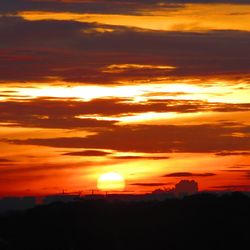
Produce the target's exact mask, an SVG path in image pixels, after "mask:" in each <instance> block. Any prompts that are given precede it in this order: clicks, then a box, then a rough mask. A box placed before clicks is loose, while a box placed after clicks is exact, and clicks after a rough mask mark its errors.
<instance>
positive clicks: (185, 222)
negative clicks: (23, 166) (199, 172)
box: [0, 193, 250, 250]
mask: <svg viewBox="0 0 250 250" xmlns="http://www.w3.org/2000/svg"><path fill="white" fill-rule="evenodd" d="M249 237H250V198H248V197H247V196H244V195H243V194H240V193H234V194H231V195H224V196H222V197H217V196H214V195H211V194H207V195H205V194H202V195H201V194H200V195H195V196H190V197H186V198H184V199H170V200H166V201H163V202H137V203H125V202H112V203H111V202H107V201H77V202H71V203H54V204H51V205H46V206H39V207H36V208H34V209H30V210H27V211H25V212H19V213H11V214H8V215H5V216H2V217H0V249H1V250H4V249H13V250H14V249H15V250H23V249H25V250H26V249H27V250H29V249H32V250H33V249H34V250H45V249H50V250H70V249H71V250H78V249H83V250H84V249H86V250H88V249H93V250H94V249H98V250H99V249H108V250H110V249H117V250H123V249H128V250H132V249H136V250H137V249H156V250H158V249H169V250H174V249H199V250H206V249H209V250H213V249H221V250H224V249H229V248H230V249H249V240H250V238H249Z"/></svg>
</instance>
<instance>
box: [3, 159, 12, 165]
mask: <svg viewBox="0 0 250 250" xmlns="http://www.w3.org/2000/svg"><path fill="white" fill-rule="evenodd" d="M5 162H13V160H9V159H5V158H0V164H1V163H5Z"/></svg>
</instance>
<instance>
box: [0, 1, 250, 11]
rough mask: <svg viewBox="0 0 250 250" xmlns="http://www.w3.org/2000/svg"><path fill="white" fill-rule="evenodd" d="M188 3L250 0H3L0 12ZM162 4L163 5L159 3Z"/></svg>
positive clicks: (119, 8) (164, 6) (117, 8)
mask: <svg viewBox="0 0 250 250" xmlns="http://www.w3.org/2000/svg"><path fill="white" fill-rule="evenodd" d="M186 3H197V4H202V3H216V4H217V3H231V4H249V3H250V1H249V0H170V1H169V0H126V1H121V0H96V1H91V0H89V1H73V0H72V1H67V2H65V1H61V0H47V1H42V0H40V1H39V0H36V1H34V0H1V11H0V13H3V14H7V13H17V12H19V11H53V12H75V13H105V14H130V15H131V14H132V15H133V14H137V15H138V14H142V11H143V10H148V9H153V8H157V9H172V8H181V7H182V5H183V4H186ZM159 4H161V5H159Z"/></svg>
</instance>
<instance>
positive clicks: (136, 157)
mask: <svg viewBox="0 0 250 250" xmlns="http://www.w3.org/2000/svg"><path fill="white" fill-rule="evenodd" d="M112 158H113V159H117V160H167V159H169V158H170V157H166V156H135V155H126V156H113V157H112Z"/></svg>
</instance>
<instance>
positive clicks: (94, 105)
mask: <svg viewBox="0 0 250 250" xmlns="http://www.w3.org/2000/svg"><path fill="white" fill-rule="evenodd" d="M45 107H46V108H45ZM0 108H1V109H2V110H4V112H1V113H0V122H2V123H9V126H12V125H13V124H15V126H24V127H40V128H61V129H72V128H99V127H109V128H111V127H112V126H114V125H115V124H116V123H117V122H118V120H119V117H121V116H130V115H135V114H140V113H147V112H158V113H164V112H176V113H194V112H201V111H202V112H211V111H214V112H238V111H243V110H244V111H249V110H250V105H249V104H226V103H213V102H209V103H208V102H205V101H193V100H170V99H166V100H154V99H149V100H147V101H145V102H140V103H135V102H134V101H133V99H130V98H115V97H114V98H97V99H93V100H90V101H79V100H76V99H74V98H69V99H64V98H53V99H49V98H47V99H46V98H32V99H26V100H25V101H22V100H18V99H17V100H13V99H12V100H6V101H1V102H0ZM225 108H226V110H225ZM84 116H86V117H84ZM91 116H93V117H92V118H91ZM102 116H104V117H106V119H103V120H102V119H99V118H101V117H102ZM108 117H112V120H108V119H107V118H108ZM114 119H117V121H116V120H114ZM243 132H246V133H247V131H243ZM227 153H228V152H218V153H216V154H217V155H224V154H227Z"/></svg>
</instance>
